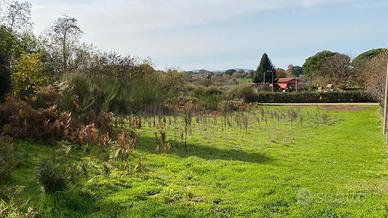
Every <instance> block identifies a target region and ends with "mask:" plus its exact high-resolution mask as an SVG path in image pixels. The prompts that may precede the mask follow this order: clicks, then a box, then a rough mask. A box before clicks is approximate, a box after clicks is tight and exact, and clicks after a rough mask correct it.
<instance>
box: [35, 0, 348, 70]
mask: <svg viewBox="0 0 388 218" xmlns="http://www.w3.org/2000/svg"><path fill="white" fill-rule="evenodd" d="M351 1H354V0H111V1H107V0H83V1H81V0H67V1H60V0H32V5H33V10H32V12H33V16H32V17H33V22H34V24H35V31H36V32H37V33H40V32H41V31H43V30H44V29H45V28H47V27H48V26H50V25H51V24H52V22H53V21H54V20H55V19H56V18H57V17H59V16H61V15H63V14H67V15H70V16H73V17H75V18H77V19H78V20H79V23H80V26H81V28H82V29H83V31H84V32H85V35H84V39H85V40H86V41H87V42H90V43H94V44H96V45H97V46H98V47H102V48H103V49H106V50H115V51H118V52H119V53H121V54H123V55H126V54H132V55H140V56H143V57H145V56H151V57H152V58H153V59H154V60H155V61H156V62H157V64H158V63H159V62H160V63H162V65H163V66H166V65H175V64H177V63H178V64H179V62H175V61H174V60H177V59H180V60H181V59H183V57H184V59H185V60H186V59H187V60H192V61H193V62H195V61H201V60H202V59H204V56H213V57H216V56H217V55H218V56H220V57H221V56H222V55H221V54H222V53H232V52H233V51H237V50H240V51H241V50H244V49H247V48H249V47H250V48H252V47H257V48H259V47H260V46H261V47H269V46H271V45H272V46H274V44H275V43H278V45H277V46H281V45H284V46H286V44H285V42H284V43H283V42H281V45H279V41H281V39H279V37H280V35H281V34H278V36H277V37H278V38H277V39H278V40H277V41H275V40H272V42H269V41H268V42H269V44H260V43H257V42H255V39H254V38H255V37H257V34H256V33H254V34H252V33H250V32H247V30H246V29H245V32H242V33H238V34H235V35H234V36H233V35H232V36H230V35H227V36H226V35H224V36H223V37H220V35H221V34H226V33H228V32H230V31H234V30H232V29H230V28H227V29H224V30H214V29H211V30H209V29H207V30H206V31H204V30H202V29H201V28H202V27H206V26H209V25H212V24H217V23H218V22H225V21H226V22H228V21H230V20H233V19H235V18H238V17H240V16H243V15H247V14H254V13H260V12H264V11H269V10H279V9H288V8H290V9H295V8H306V9H307V8H314V7H315V6H318V5H322V4H325V5H326V4H340V3H344V2H351ZM190 28H197V29H196V30H191V31H189V30H188V29H190ZM236 31H240V30H238V29H237V30H236ZM243 31H244V30H243ZM276 31H281V30H276ZM255 34H256V35H255ZM220 61H221V60H220ZM182 62H183V61H182ZM184 62H185V63H186V62H187V61H184Z"/></svg>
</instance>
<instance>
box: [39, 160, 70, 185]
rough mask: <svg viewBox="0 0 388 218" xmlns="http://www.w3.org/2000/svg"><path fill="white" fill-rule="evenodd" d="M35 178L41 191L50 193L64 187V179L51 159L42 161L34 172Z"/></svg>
mask: <svg viewBox="0 0 388 218" xmlns="http://www.w3.org/2000/svg"><path fill="white" fill-rule="evenodd" d="M36 178H37V181H38V183H39V185H40V186H41V188H42V191H43V192H45V193H51V192H55V191H60V190H63V189H64V188H65V179H64V178H63V177H62V176H61V175H60V174H59V172H58V170H57V169H56V167H55V166H54V164H53V162H51V161H44V162H43V163H42V164H41V165H40V166H39V169H38V171H37V173H36Z"/></svg>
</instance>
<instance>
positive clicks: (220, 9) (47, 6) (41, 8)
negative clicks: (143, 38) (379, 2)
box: [32, 0, 349, 31]
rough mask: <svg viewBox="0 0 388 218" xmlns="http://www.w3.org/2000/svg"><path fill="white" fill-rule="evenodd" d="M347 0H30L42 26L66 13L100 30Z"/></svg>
mask: <svg viewBox="0 0 388 218" xmlns="http://www.w3.org/2000/svg"><path fill="white" fill-rule="evenodd" d="M344 1H349V0H271V1H269V0H129V1H126V0H112V1H105V0H86V1H73V0H70V1H58V0H57V1H55V0H52V1H48V0H33V1H32V3H33V6H34V7H33V13H34V21H36V22H35V23H36V24H37V25H38V26H39V27H38V28H39V29H41V28H42V25H41V24H42V23H44V24H46V25H47V24H48V22H49V21H50V19H54V17H57V16H60V15H62V14H70V15H72V16H74V17H77V18H79V19H80V20H81V21H82V22H84V23H87V24H94V26H99V27H101V28H103V29H105V28H117V29H120V28H122V27H125V28H127V29H129V30H133V31H138V30H149V29H160V28H176V27H183V26H190V25H198V24H203V23H209V22H217V21H222V20H226V19H228V18H231V17H235V16H239V15H242V14H246V13H252V12H258V11H265V10H273V9H281V8H288V7H312V6H315V5H318V4H322V3H324V4H331V3H338V2H344Z"/></svg>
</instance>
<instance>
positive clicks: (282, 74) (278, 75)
mask: <svg viewBox="0 0 388 218" xmlns="http://www.w3.org/2000/svg"><path fill="white" fill-rule="evenodd" d="M275 71H276V78H285V77H288V76H289V75H288V74H287V71H286V70H284V69H282V68H276V69H275ZM271 77H272V75H271ZM271 80H272V78H271Z"/></svg>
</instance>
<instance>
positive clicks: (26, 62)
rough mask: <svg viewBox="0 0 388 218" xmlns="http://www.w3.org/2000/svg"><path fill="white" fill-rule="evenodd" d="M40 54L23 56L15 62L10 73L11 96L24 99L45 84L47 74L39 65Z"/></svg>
mask: <svg viewBox="0 0 388 218" xmlns="http://www.w3.org/2000/svg"><path fill="white" fill-rule="evenodd" d="M40 59H41V54H40V53H32V54H29V55H27V54H23V55H21V57H20V58H19V59H18V60H17V63H16V66H15V69H14V72H13V73H12V76H11V78H12V90H13V94H14V95H16V96H19V97H25V96H29V95H31V94H33V93H34V92H35V90H36V89H37V88H38V87H39V86H42V85H44V84H45V83H47V81H48V78H47V72H44V71H45V70H44V67H43V66H42V63H41V60H40Z"/></svg>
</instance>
